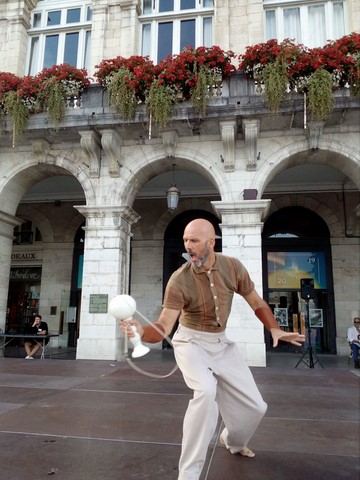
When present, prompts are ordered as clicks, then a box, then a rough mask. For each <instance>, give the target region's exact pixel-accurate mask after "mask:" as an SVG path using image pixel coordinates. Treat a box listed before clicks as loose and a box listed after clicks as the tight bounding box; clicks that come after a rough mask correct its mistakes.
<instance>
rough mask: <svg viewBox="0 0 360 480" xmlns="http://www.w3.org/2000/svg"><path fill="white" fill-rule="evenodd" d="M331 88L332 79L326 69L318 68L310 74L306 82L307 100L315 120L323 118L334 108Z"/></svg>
mask: <svg viewBox="0 0 360 480" xmlns="http://www.w3.org/2000/svg"><path fill="white" fill-rule="evenodd" d="M332 90H333V79H332V76H331V74H330V73H329V72H328V71H327V70H324V69H323V68H319V69H318V70H316V71H315V72H314V73H313V74H312V75H310V78H309V82H308V102H309V111H310V114H311V116H312V117H313V118H314V119H315V120H317V121H323V120H325V119H326V118H327V116H328V115H329V114H330V112H331V111H332V109H333V108H334V98H333V94H332Z"/></svg>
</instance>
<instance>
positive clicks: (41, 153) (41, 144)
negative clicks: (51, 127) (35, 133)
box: [32, 138, 51, 163]
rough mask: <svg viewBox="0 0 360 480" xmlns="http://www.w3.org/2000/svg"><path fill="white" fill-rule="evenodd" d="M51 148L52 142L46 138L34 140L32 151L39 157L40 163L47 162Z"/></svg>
mask: <svg viewBox="0 0 360 480" xmlns="http://www.w3.org/2000/svg"><path fill="white" fill-rule="evenodd" d="M50 149H51V145H50V143H49V142H48V141H47V140H45V139H44V138H39V139H37V140H33V142H32V151H33V153H34V155H35V157H36V159H37V162H38V163H45V162H46V158H47V154H48V152H49V151H50Z"/></svg>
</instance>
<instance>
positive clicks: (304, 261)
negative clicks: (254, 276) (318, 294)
mask: <svg viewBox="0 0 360 480" xmlns="http://www.w3.org/2000/svg"><path fill="white" fill-rule="evenodd" d="M267 268H268V287H269V288H270V289H284V288H294V289H300V279H301V278H313V279H314V287H315V288H317V289H319V288H326V287H327V285H326V257H325V252H268V253H267Z"/></svg>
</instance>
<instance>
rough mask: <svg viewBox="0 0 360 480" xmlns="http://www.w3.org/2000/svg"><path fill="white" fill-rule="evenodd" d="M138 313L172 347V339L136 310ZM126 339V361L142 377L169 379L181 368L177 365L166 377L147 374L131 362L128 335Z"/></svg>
mask: <svg viewBox="0 0 360 480" xmlns="http://www.w3.org/2000/svg"><path fill="white" fill-rule="evenodd" d="M136 313H137V314H138V315H139V316H140V317H141V318H142V319H143V320H145V322H147V323H148V324H149V325H151V326H152V327H153V328H154V329H155V330H156V331H157V332H158V333H160V334H161V335H162V336H163V337H164V338H165V340H166V341H167V342H169V344H170V345H171V346H173V345H172V341H171V339H170V337H168V336H167V335H165V336H164V332H163V331H162V330H160V328H158V327H157V326H156V325H155V324H154V323H152V322H150V320H148V319H147V318H146V317H145V316H144V315H143V314H142V313H141V312H139V310H136ZM125 338H126V344H125V355H126V361H127V363H128V364H129V365H130V366H131V367H132V368H133V369H134V370H136V371H137V372H138V373H141V374H142V375H145V376H146V377H151V378H167V377H170V376H171V375H172V374H173V373H175V372H176V370H177V369H178V368H179V367H178V366H177V365H175V367H174V368H173V369H172V370H171V372H169V373H168V374H166V375H158V374H157V373H151V372H147V371H145V370H143V369H142V368H140V367H138V366H137V365H135V363H134V362H133V361H132V360H130V358H129V357H128V350H127V335H125Z"/></svg>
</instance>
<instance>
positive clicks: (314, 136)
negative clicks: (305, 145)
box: [306, 122, 325, 150]
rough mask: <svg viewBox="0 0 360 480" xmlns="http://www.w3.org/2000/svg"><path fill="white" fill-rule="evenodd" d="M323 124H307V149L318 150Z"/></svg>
mask: <svg viewBox="0 0 360 480" xmlns="http://www.w3.org/2000/svg"><path fill="white" fill-rule="evenodd" d="M324 125H325V123H324V122H309V123H308V124H307V126H306V130H307V137H308V142H309V148H311V149H313V150H317V149H318V148H319V142H320V137H321V135H322V133H323V130H324Z"/></svg>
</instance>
